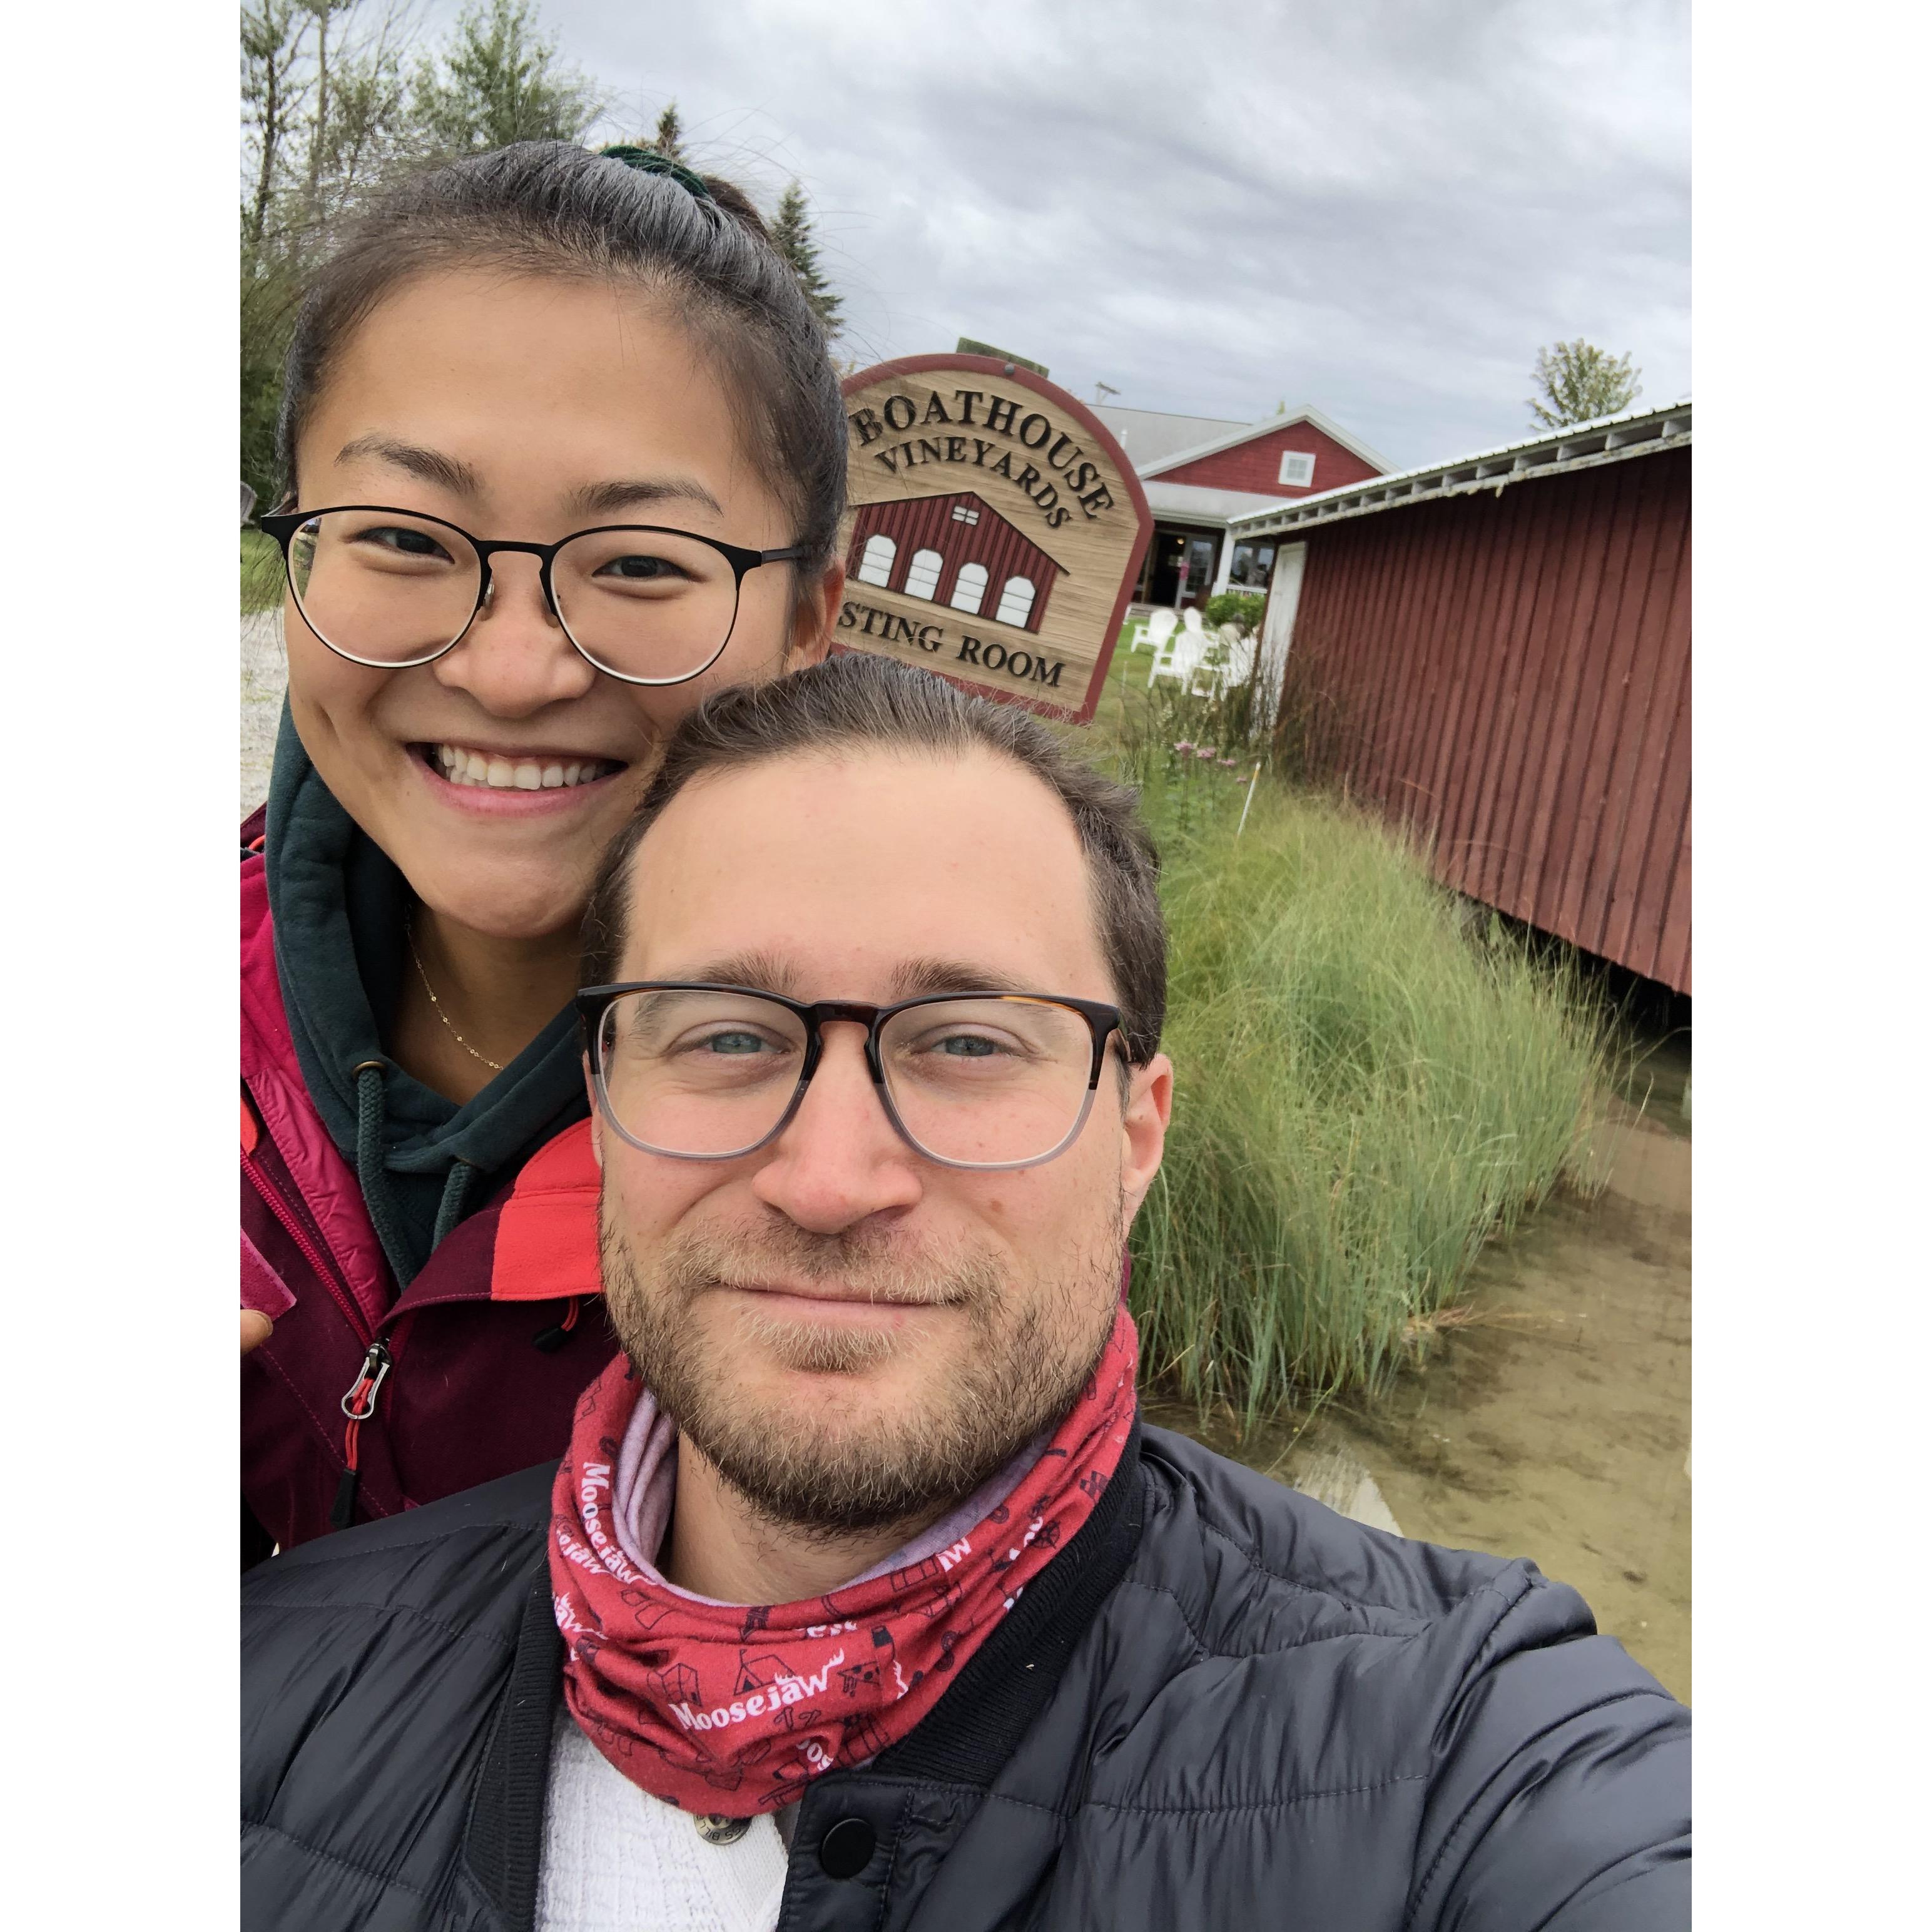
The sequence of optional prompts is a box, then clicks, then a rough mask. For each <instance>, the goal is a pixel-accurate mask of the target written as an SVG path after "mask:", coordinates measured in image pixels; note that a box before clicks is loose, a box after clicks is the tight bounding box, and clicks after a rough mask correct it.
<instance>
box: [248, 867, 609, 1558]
mask: <svg viewBox="0 0 1932 1932" xmlns="http://www.w3.org/2000/svg"><path fill="white" fill-rule="evenodd" d="M596 1207H597V1169H596V1166H595V1162H594V1160H592V1156H591V1151H590V1128H589V1123H588V1122H587V1121H580V1122H579V1123H578V1124H577V1125H576V1126H575V1127H570V1128H568V1129H566V1130H565V1132H563V1133H561V1134H559V1136H557V1138H556V1139H555V1140H553V1141H552V1142H550V1145H548V1146H547V1147H546V1148H544V1149H542V1150H541V1151H540V1152H539V1153H538V1154H536V1155H535V1157H533V1158H532V1159H531V1160H529V1162H528V1163H526V1164H525V1166H524V1167H523V1170H522V1172H521V1173H520V1175H518V1176H517V1179H516V1180H515V1181H514V1183H513V1184H511V1186H510V1187H508V1188H506V1189H505V1190H503V1191H502V1193H499V1195H498V1196H496V1198H495V1199H493V1200H492V1201H490V1202H487V1204H486V1205H484V1207H482V1208H480V1209H478V1211H476V1212H475V1214H472V1215H471V1216H469V1217H468V1218H467V1219H466V1220H464V1221H463V1223H461V1224H460V1226H458V1227H457V1228H456V1229H455V1231H454V1232H452V1233H451V1234H450V1235H449V1236H448V1237H447V1238H446V1239H445V1240H444V1241H443V1243H442V1244H441V1245H440V1247H438V1248H437V1250H436V1252H435V1253H434V1254H433V1255H431V1257H430V1259H429V1261H428V1264H427V1265H425V1267H424V1268H423V1271H422V1273H421V1274H419V1275H418V1276H417V1277H416V1280H414V1281H413V1282H412V1283H410V1286H409V1288H408V1289H407V1292H404V1293H403V1294H401V1295H398V1293H397V1291H396V1283H395V1276H394V1274H392V1272H391V1270H390V1268H389V1262H388V1260H387V1259H386V1257H385V1256H384V1255H383V1249H382V1244H381V1243H380V1241H378V1240H377V1236H376V1231H375V1229H374V1226H373V1225H372V1223H371V1221H370V1219H369V1214H368V1209H367V1208H365V1206H364V1205H363V1202H362V1189H361V1187H359V1185H358V1184H357V1181H356V1173H355V1170H354V1169H353V1168H352V1167H351V1166H350V1163H348V1162H347V1161H346V1160H344V1158H343V1157H342V1155H341V1153H340V1152H339V1151H338V1150H337V1148H336V1146H335V1143H334V1142H332V1140H331V1139H329V1133H328V1130H327V1129H326V1127H324V1126H323V1122H322V1118H321V1117H320V1115H319V1114H318V1113H317V1111H316V1109H315V1107H314V1103H312V1102H311V1100H310V1099H309V1097H308V1089H307V1088H306V1087H305V1085H304V1083H303V1080H302V1071H301V1068H300V1067H299V1065H298V1064H297V1061H296V1052H295V1046H294V1043H293V1040H291V1039H290V1034H289V1027H288V1022H287V1018H286V1016H285V1015H284V1012H283V1008H282V995H281V983H280V981H279V980H278V977H277V975H276V971H275V946H274V941H273V938H272V932H271V928H270V922H269V894H268V882H267V876H266V867H265V865H264V863H263V859H262V857H261V856H260V852H259V851H257V852H256V853H254V854H253V855H252V856H249V857H248V858H246V859H244V860H243V861H242V1305H243V1306H244V1307H250V1308H258V1309H260V1310H261V1311H262V1313H263V1314H265V1315H266V1316H268V1317H269V1319H270V1320H271V1321H272V1322H274V1323H275V1333H274V1334H272V1336H270V1337H269V1340H267V1341H266V1342H264V1343H263V1344H262V1345H261V1346H260V1347H259V1348H257V1349H254V1351H253V1352H251V1353H250V1354H249V1355H246V1356H245V1357H244V1358H242V1501H243V1502H244V1503H245V1505H246V1506H247V1508H248V1511H249V1512H250V1513H251V1514H252V1515H253V1517H254V1520H255V1523H256V1524H257V1525H258V1526H259V1529H260V1533H257V1534H255V1535H253V1537H252V1539H251V1533H250V1530H249V1526H248V1524H247V1520H246V1519H245V1520H244V1549H245V1553H247V1552H248V1547H249V1545H250V1543H251V1540H252V1541H253V1543H254V1547H255V1553H257V1554H260V1553H265V1552H264V1551H263V1547H262V1533H265V1534H266V1538H268V1539H269V1541H272V1542H274V1543H276V1544H280V1545H281V1547H283V1548H284V1549H287V1548H289V1547H291V1546H292V1545H293V1544H298V1543H303V1542H306V1541H308V1539H309V1538H311V1537H316V1536H320V1535H323V1534H324V1533H325V1532H326V1531H328V1530H329V1529H332V1528H337V1527H340V1526H341V1525H342V1524H344V1523H347V1522H350V1521H352V1520H353V1521H356V1522H363V1521H366V1520H369V1519H370V1518H372V1517H386V1516H393V1515H395V1514H396V1513H397V1512H398V1511H401V1510H405V1509H409V1508H413V1507H414V1506H415V1505H417V1504H419V1503H425V1502H434V1500H436V1499H437V1498H439V1497H441V1496H453V1495H455V1493H456V1492H457V1491H458V1490H466V1489H469V1488H470V1487H472V1485H474V1484H478V1483H486V1482H489V1481H493V1479H494V1478H496V1477H498V1476H503V1475H509V1474H511V1472H513V1471H515V1470H517V1469H527V1468H528V1467H529V1466H530V1465H531V1464H532V1463H541V1462H544V1461H546V1460H549V1459H550V1458H551V1457H555V1456H557V1455H559V1454H562V1450H563V1447H564V1445H565V1443H566V1442H568V1440H569V1436H570V1418H571V1410H572V1409H573V1407H574V1405H575V1403H576V1400H577V1396H578V1395H579V1394H580V1392H581V1391H583V1389H584V1388H585V1387H586V1385H588V1384H589V1382H591V1381H592V1379H594V1378H595V1376H596V1375H597V1373H598V1370H601V1368H602V1367H603V1366H604V1364H605V1363H606V1362H607V1361H609V1360H610V1357H611V1356H612V1355H613V1354H614V1353H615V1352H616V1340H615V1339H614V1338H613V1336H612V1334H611V1333H610V1327H609V1325H608V1323H607V1321H606V1319H605V1317H604V1304H603V1301H602V1299H601V1293H600V1290H601V1278H600V1275H599V1271H598V1262H597V1212H596ZM351 1412H354V1413H353V1414H352V1413H351Z"/></svg>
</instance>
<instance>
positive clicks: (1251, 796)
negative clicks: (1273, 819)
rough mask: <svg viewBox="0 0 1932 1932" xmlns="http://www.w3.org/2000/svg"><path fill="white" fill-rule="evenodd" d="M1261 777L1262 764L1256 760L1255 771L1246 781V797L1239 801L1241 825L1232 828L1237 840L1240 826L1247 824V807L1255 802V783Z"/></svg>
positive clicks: (1239, 834) (1239, 835)
mask: <svg viewBox="0 0 1932 1932" xmlns="http://www.w3.org/2000/svg"><path fill="white" fill-rule="evenodd" d="M1261 775H1262V763H1261V760H1260V759H1259V758H1257V759H1256V760H1255V769H1254V770H1253V773H1252V774H1251V775H1250V777H1249V779H1248V795H1247V797H1246V798H1244V799H1242V801H1241V825H1238V826H1235V837H1236V838H1240V837H1241V826H1244V825H1246V824H1247V822H1248V807H1249V806H1250V805H1253V803H1254V802H1255V786H1256V782H1257V781H1259V778H1260V777H1261Z"/></svg>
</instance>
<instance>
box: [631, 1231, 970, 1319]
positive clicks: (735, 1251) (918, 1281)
mask: <svg viewBox="0 0 1932 1932" xmlns="http://www.w3.org/2000/svg"><path fill="white" fill-rule="evenodd" d="M652 1272H653V1273H654V1274H655V1275H656V1277H657V1279H658V1286H659V1287H660V1289H662V1290H666V1291H668V1292H671V1293H673V1294H677V1295H684V1296H687V1297H689V1296H694V1295H700V1294H703V1292H705V1291H706V1290H707V1289H720V1288H724V1289H772V1288H780V1289H783V1288H798V1287H812V1286H823V1285H826V1284H831V1283H835V1284H836V1285H837V1286H838V1289H839V1290H840V1292H841V1295H846V1296H850V1297H852V1298H854V1299H862V1300H865V1301H874V1302H882V1303H893V1304H901V1305H910V1306H914V1307H957V1306H966V1307H989V1306H991V1305H992V1304H995V1303H996V1302H997V1301H999V1299H1000V1298H1001V1296H1002V1295H1003V1294H1004V1291H1005V1287H1006V1280H1005V1277H1004V1274H1003V1273H1002V1271H1001V1270H1000V1268H998V1266H996V1265H995V1263H994V1262H993V1261H992V1259H991V1257H990V1256H986V1255H985V1254H983V1253H975V1252H973V1251H972V1250H960V1251H958V1252H956V1253H951V1254H946V1255H941V1254H938V1253H934V1252H933V1251H932V1250H930V1249H929V1248H926V1247H919V1246H915V1245H912V1244H907V1243H905V1242H904V1241H896V1240H894V1239H892V1238H891V1237H889V1236H887V1237H884V1238H881V1237H880V1236H879V1235H876V1234H867V1235H814V1234H813V1233H812V1232H811V1231H810V1230H809V1229H804V1228H800V1227H797V1226H794V1225H793V1224H791V1223H778V1224H776V1225H774V1226H766V1227H762V1228H757V1229H745V1228H740V1229H715V1230H714V1229H685V1230H683V1231H682V1232H679V1233H678V1234H676V1235H673V1236H672V1237H671V1238H670V1240H669V1241H667V1242H666V1243H665V1244H664V1247H663V1248H662V1249H661V1250H660V1252H659V1253H658V1258H657V1266H656V1268H655V1269H654V1270H653V1271H652Z"/></svg>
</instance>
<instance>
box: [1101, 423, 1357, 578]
mask: <svg viewBox="0 0 1932 1932" xmlns="http://www.w3.org/2000/svg"><path fill="white" fill-rule="evenodd" d="M1094 414H1095V415H1096V416H1099V417H1100V419H1101V420H1102V421H1103V422H1105V423H1106V425H1107V427H1108V428H1109V429H1110V430H1112V431H1113V432H1114V434H1115V438H1116V440H1118V442H1119V443H1120V444H1121V447H1122V448H1123V449H1125V450H1126V451H1127V454H1128V455H1129V456H1130V457H1131V458H1133V463H1134V467H1135V469H1136V471H1137V472H1139V476H1140V478H1141V487H1142V489H1143V490H1145V492H1146V493H1147V499H1148V508H1150V509H1151V511H1153V512H1154V540H1153V541H1152V542H1151V543H1150V544H1148V554H1147V562H1146V563H1145V565H1143V566H1142V571H1141V581H1140V584H1139V588H1138V589H1137V590H1136V593H1135V595H1136V600H1137V601H1139V602H1141V603H1144V604H1169V605H1171V606H1173V607H1177V608H1184V607H1186V606H1187V605H1189V604H1200V603H1203V602H1205V601H1206V600H1207V598H1209V597H1211V596H1212V595H1215V594H1216V593H1217V592H1220V591H1223V590H1226V589H1252V590H1259V589H1265V587H1266V586H1267V584H1268V579H1269V576H1270V574H1271V572H1272V571H1273V569H1274V554H1275V547H1274V544H1273V543H1271V542H1270V541H1265V540H1263V541H1259V542H1257V541H1251V540H1248V539H1246V538H1243V537H1241V535H1238V534H1237V533H1236V532H1235V530H1234V529H1233V527H1232V526H1233V525H1234V523H1235V521H1236V520H1237V519H1238V518H1241V517H1244V516H1248V515H1251V514H1254V513H1255V512H1257V511H1265V510H1268V509H1272V508H1277V507H1278V506H1279V505H1281V504H1283V503H1287V502H1295V501H1297V500H1298V499H1301V498H1303V497H1305V496H1313V495H1315V494H1316V493H1319V492H1323V491H1326V490H1332V489H1335V488H1337V487H1340V486H1341V485H1343V484H1349V483H1359V482H1363V481H1367V479H1368V478H1371V477H1375V476H1379V475H1382V474H1383V473H1384V472H1385V471H1386V470H1387V469H1388V462H1387V460H1385V458H1383V457H1382V456H1381V455H1379V454H1378V453H1377V452H1376V451H1374V450H1373V449H1370V447H1369V446H1368V445H1367V443H1364V442H1363V441H1362V440H1361V439H1360V438H1359V437H1355V436H1353V435H1351V434H1350V433H1349V431H1347V430H1346V429H1344V428H1343V427H1342V426H1341V425H1340V423H1337V422H1332V421H1331V419H1329V418H1328V417H1327V416H1324V415H1322V413H1321V412H1320V411H1319V410H1313V409H1301V410H1296V411H1295V412H1294V413H1292V414H1289V413H1286V412H1285V413H1283V414H1282V415H1280V416H1267V417H1265V418H1263V419H1262V421H1261V422H1253V423H1241V422H1227V421H1224V420H1223V419H1219V418H1216V417H1212V416H1167V415H1165V414H1163V413H1162V412H1160V411H1158V410H1128V409H1121V408H1118V407H1109V406H1103V407H1097V408H1096V409H1095V410H1094Z"/></svg>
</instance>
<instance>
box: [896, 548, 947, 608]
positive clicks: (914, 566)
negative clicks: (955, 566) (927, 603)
mask: <svg viewBox="0 0 1932 1932" xmlns="http://www.w3.org/2000/svg"><path fill="white" fill-rule="evenodd" d="M945 566H946V559H945V558H944V557H943V556H941V555H940V553H938V551H937V550H915V551H914V552H913V559H912V563H911V565H910V568H908V569H907V571H906V580H905V588H906V595H907V596H908V597H925V598H930V597H931V596H932V593H933V592H935V590H937V589H938V588H939V573H940V571H941V570H943V569H944V568H945Z"/></svg>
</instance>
